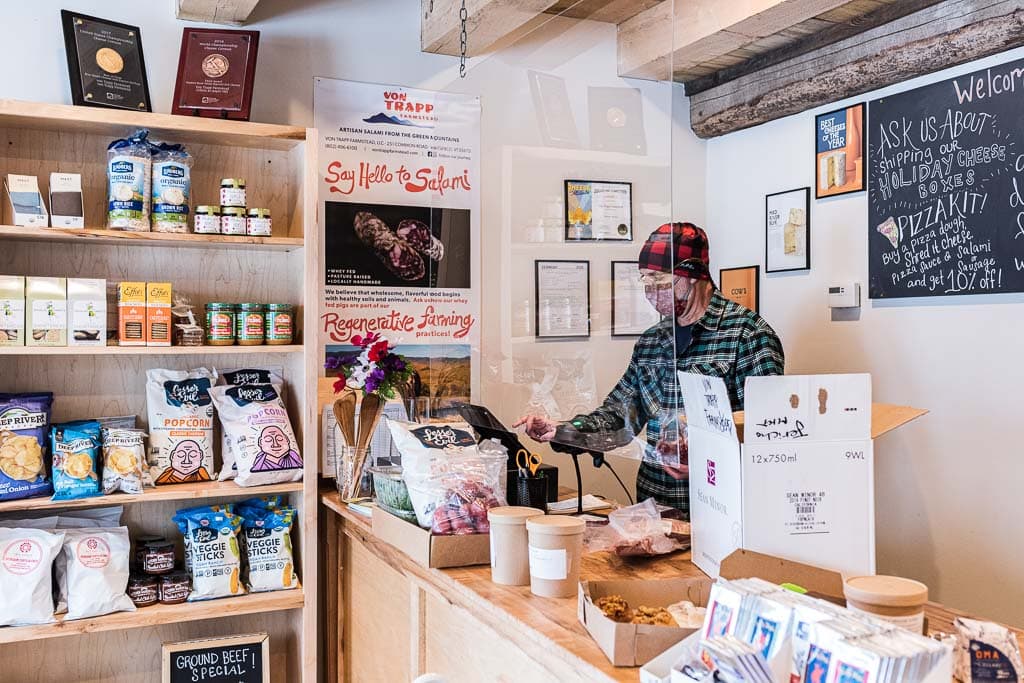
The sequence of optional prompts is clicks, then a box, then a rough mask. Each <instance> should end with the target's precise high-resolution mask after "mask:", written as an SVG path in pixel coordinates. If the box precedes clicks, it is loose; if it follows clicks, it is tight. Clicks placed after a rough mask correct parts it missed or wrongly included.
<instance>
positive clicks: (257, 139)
mask: <svg viewBox="0 0 1024 683" xmlns="http://www.w3.org/2000/svg"><path fill="white" fill-rule="evenodd" d="M0 127H6V128H27V129H30V130H44V131H54V132H60V133H85V134H92V135H106V136H109V137H110V138H111V139H113V138H115V137H123V136H125V135H129V134H131V133H132V132H134V131H136V130H138V129H140V128H146V129H148V130H149V131H150V134H151V135H152V136H153V137H154V138H156V139H158V140H159V139H165V138H173V139H174V141H175V142H196V143H202V144H212V145H231V146H235V147H250V148H256V149H279V150H289V149H293V148H294V147H295V146H296V145H297V144H300V143H302V142H304V141H305V140H306V129H305V128H302V127H299V126H279V125H276V124H271V123H252V122H249V121H228V120H224V119H210V118H202V117H198V116H175V115H173V114H154V113H150V112H136V111H127V110H121V109H108V108H100V107H76V106H71V105H66V104H43V103H38V102H22V101H19V100H6V99H0Z"/></svg>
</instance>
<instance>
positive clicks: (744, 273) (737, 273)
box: [718, 266, 761, 313]
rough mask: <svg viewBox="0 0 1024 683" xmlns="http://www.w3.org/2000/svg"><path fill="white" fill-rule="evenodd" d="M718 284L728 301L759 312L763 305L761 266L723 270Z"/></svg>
mask: <svg viewBox="0 0 1024 683" xmlns="http://www.w3.org/2000/svg"><path fill="white" fill-rule="evenodd" d="M718 282H719V287H720V288H721V290H722V295H723V296H724V297H725V298H726V299H729V300H731V301H735V302H736V303H738V304H739V305H740V306H745V307H746V308H749V309H750V310H752V311H754V312H755V313H756V312H757V309H758V308H759V307H760V305H761V285H760V283H761V266H743V267H741V268H722V269H721V270H720V271H718Z"/></svg>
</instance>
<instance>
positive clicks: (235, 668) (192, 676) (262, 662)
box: [161, 633, 270, 683]
mask: <svg viewBox="0 0 1024 683" xmlns="http://www.w3.org/2000/svg"><path fill="white" fill-rule="evenodd" d="M269 664H270V637H269V636H268V635H267V634H266V633H252V634H248V635H242V636H231V637H228V638H205V639H202V640H187V641H184V642H180V643H164V646H163V677H162V678H161V681H162V683H198V682H199V681H202V682H203V683H270V667H269Z"/></svg>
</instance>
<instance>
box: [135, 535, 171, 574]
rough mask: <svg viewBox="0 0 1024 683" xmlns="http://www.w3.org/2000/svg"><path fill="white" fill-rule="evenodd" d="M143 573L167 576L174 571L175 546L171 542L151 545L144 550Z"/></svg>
mask: <svg viewBox="0 0 1024 683" xmlns="http://www.w3.org/2000/svg"><path fill="white" fill-rule="evenodd" d="M141 568H142V571H143V572H145V573H146V574H166V573H167V572H169V571H173V570H174V544H173V543H171V542H170V541H163V542H160V543H149V544H147V545H146V547H145V548H143V550H142V565H141Z"/></svg>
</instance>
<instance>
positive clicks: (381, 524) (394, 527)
mask: <svg viewBox="0 0 1024 683" xmlns="http://www.w3.org/2000/svg"><path fill="white" fill-rule="evenodd" d="M373 535H374V536H376V537H377V538H379V539H380V540H382V541H384V542H385V543H389V544H391V545H393V546H395V547H396V548H398V549H399V550H401V551H402V552H403V553H405V554H406V555H408V556H409V557H411V558H412V559H413V561H415V562H416V563H417V564H421V565H423V566H424V567H430V568H432V569H444V568H445V567H469V566H472V565H476V564H490V563H491V535H490V534H468V535H464V536H434V535H433V534H431V533H430V530H429V529H421V528H420V527H419V526H417V525H415V524H413V523H412V522H407V521H405V520H404V519H402V518H400V517H396V516H395V515H393V514H391V513H390V512H387V511H385V510H381V509H380V508H374V509H373Z"/></svg>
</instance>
